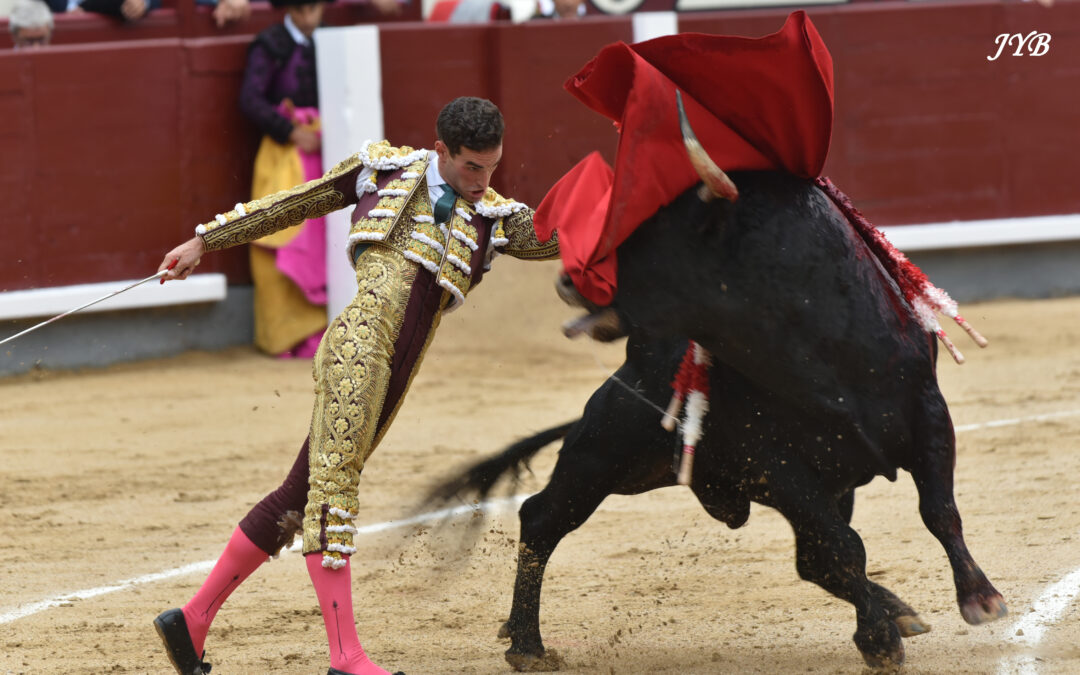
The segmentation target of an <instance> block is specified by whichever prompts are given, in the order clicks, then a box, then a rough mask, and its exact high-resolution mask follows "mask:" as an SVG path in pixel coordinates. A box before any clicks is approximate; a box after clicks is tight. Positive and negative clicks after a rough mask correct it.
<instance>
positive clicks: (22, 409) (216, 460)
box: [0, 259, 1080, 675]
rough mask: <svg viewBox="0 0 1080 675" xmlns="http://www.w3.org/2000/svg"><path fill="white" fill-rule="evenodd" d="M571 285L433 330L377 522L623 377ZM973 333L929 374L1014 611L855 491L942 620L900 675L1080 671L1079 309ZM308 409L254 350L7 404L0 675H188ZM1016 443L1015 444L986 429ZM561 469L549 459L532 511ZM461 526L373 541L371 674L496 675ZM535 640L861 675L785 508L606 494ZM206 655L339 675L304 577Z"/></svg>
mask: <svg viewBox="0 0 1080 675" xmlns="http://www.w3.org/2000/svg"><path fill="white" fill-rule="evenodd" d="M554 273H555V269H554V268H553V267H552V266H551V265H550V264H532V265H529V264H524V263H519V262H517V261H511V260H507V259H503V260H500V261H499V262H498V263H496V270H495V273H494V274H493V275H492V276H491V277H490V279H489V281H487V282H485V283H484V284H483V286H481V287H480V288H479V289H478V290H477V291H476V292H475V293H474V294H473V295H472V296H470V300H469V303H468V305H470V306H467V307H466V308H464V309H462V310H461V311H460V312H457V313H455V314H452V315H450V316H448V317H447V318H446V320H445V321H444V326H443V328H442V331H441V334H440V337H439V338H438V339H437V340H436V341H435V344H434V346H433V347H432V349H431V352H430V353H429V356H428V359H427V362H426V363H425V366H424V369H423V372H422V373H421V374H420V375H419V376H418V377H417V379H416V381H415V382H414V385H413V389H412V392H411V396H410V397H409V399H408V401H407V402H406V404H405V406H404V407H403V409H402V410H401V413H400V414H399V416H398V419H397V423H396V424H395V426H394V427H393V429H392V431H391V432H390V433H389V434H388V436H387V438H386V440H385V441H384V443H383V445H382V446H381V447H380V448H379V450H378V451H377V452H376V453H375V455H374V456H373V458H372V459H371V461H370V462H369V464H368V467H367V469H366V470H365V473H364V478H363V480H362V485H361V504H362V508H363V511H362V517H361V519H362V521H363V523H364V524H377V523H383V522H387V521H392V520H394V519H398V520H400V519H401V518H402V517H403V515H404V514H408V513H410V512H411V511H412V510H413V509H415V507H416V505H417V502H418V500H419V499H420V497H421V496H422V495H423V494H424V492H425V491H426V489H427V488H429V487H430V486H431V485H432V484H434V483H435V482H437V481H438V480H439V479H441V478H443V477H445V476H446V475H447V474H448V473H449V472H450V471H452V470H453V469H455V468H459V467H461V466H462V465H463V464H465V463H467V462H468V461H470V460H473V459H475V458H479V457H482V456H485V455H488V454H491V453H493V452H495V451H497V450H498V449H500V448H501V447H503V446H504V445H505V444H507V443H509V442H511V441H513V440H515V439H516V438H518V437H521V436H523V435H527V434H530V433H532V432H535V431H538V430H540V429H543V428H546V427H548V426H551V425H554V424H556V423H560V422H563V421H566V420H569V419H572V418H574V417H576V416H577V415H578V413H579V412H580V410H581V407H582V405H583V404H584V402H585V400H586V398H587V396H588V394H589V393H590V392H591V391H592V390H593V389H594V388H595V387H596V386H597V385H599V384H600V383H601V382H602V381H603V379H604V378H605V376H606V373H607V372H610V371H612V370H614V369H615V367H617V365H618V364H619V362H620V360H621V345H618V346H606V347H605V346H597V345H593V344H588V343H584V342H582V343H578V342H570V341H567V340H565V339H564V338H562V337H561V335H560V334H559V331H558V326H559V323H560V322H561V321H562V320H563V319H565V318H567V317H568V316H569V310H566V309H564V308H562V307H560V306H559V305H558V303H557V301H556V300H555V298H554V294H553V293H552V292H551V285H550V282H551V280H552V278H553V277H554ZM498 284H501V286H499V287H496V286H497V285H498ZM963 309H964V310H965V311H964V314H965V315H966V316H967V317H968V318H969V319H970V320H971V322H972V323H973V324H974V325H975V326H976V327H977V328H978V329H979V330H981V331H982V332H983V334H985V335H986V336H987V337H988V338H989V339H990V341H991V345H990V348H989V349H987V350H985V351H980V350H979V349H977V348H976V347H975V346H974V345H973V344H972V343H970V342H969V341H968V340H967V339H966V337H964V336H963V335H962V332H961V331H959V329H956V328H955V327H952V328H950V327H947V329H948V330H949V331H950V333H951V334H952V335H953V337H954V339H955V341H956V342H957V344H958V345H959V346H960V347H961V349H962V350H963V351H964V352H965V354H966V355H967V356H968V363H967V364H965V365H964V366H957V365H955V364H954V363H952V362H951V360H949V359H948V358H947V357H946V358H943V359H942V361H941V362H940V366H939V370H940V376H941V380H942V385H943V388H944V390H945V393H946V397H947V399H948V400H949V402H950V405H951V410H952V413H953V419H954V421H955V423H956V425H957V427H958V435H957V440H958V445H959V459H958V466H957V473H956V476H957V499H958V502H959V506H960V509H961V513H962V514H963V516H964V525H965V531H966V535H967V542H968V545H969V547H970V548H971V550H972V552H973V554H974V556H975V558H976V560H977V561H978V562H979V563H980V565H981V566H982V567H983V569H984V570H985V571H986V573H987V575H988V576H989V577H990V578H991V580H992V581H993V582H994V583H995V585H996V586H997V587H998V589H999V590H1000V591H1001V592H1002V593H1003V594H1004V595H1005V599H1006V601H1007V602H1008V604H1009V608H1010V610H1011V614H1010V615H1009V616H1008V617H1006V618H1005V619H1003V620H1001V621H999V622H997V623H994V624H989V625H986V626H968V625H966V624H965V623H964V622H963V620H962V618H961V617H960V614H959V611H958V610H957V608H956V604H955V595H954V590H953V587H952V581H951V574H950V572H949V567H948V564H947V561H946V559H945V554H944V552H943V550H942V549H941V547H940V546H939V545H938V544H937V542H936V541H935V540H934V539H933V538H932V537H931V536H930V534H929V533H927V531H926V530H925V529H924V527H923V525H922V522H921V521H920V519H919V515H918V511H917V507H916V494H915V489H914V487H913V485H912V483H911V480H910V478H909V477H908V476H907V475H906V474H903V475H902V476H901V478H900V479H899V480H898V481H897V482H896V483H888V482H886V481H884V480H883V479H878V480H877V481H875V482H873V483H872V484H870V485H869V486H867V487H865V488H863V489H861V490H860V491H859V492H858V494H857V499H856V505H855V522H854V524H855V527H856V529H858V530H859V532H860V533H861V534H862V536H863V538H864V540H865V542H866V548H867V551H868V558H869V571H870V574H871V575H872V576H873V578H874V579H875V580H877V581H879V582H881V583H883V584H884V585H886V586H888V587H890V588H891V589H892V590H894V591H895V592H896V593H897V594H898V595H900V596H901V597H903V598H904V599H905V600H906V601H907V602H908V603H910V604H911V605H912V606H914V607H915V608H916V609H918V610H919V611H920V612H921V614H922V616H923V617H924V618H925V619H926V620H928V621H929V622H930V623H931V624H932V625H933V630H932V631H931V632H930V633H929V634H927V635H923V636H920V637H917V638H913V639H910V640H906V641H905V642H906V646H907V665H906V666H905V668H904V670H905V671H906V672H908V673H1009V672H1017V673H1020V672H1023V673H1060V674H1065V673H1076V672H1080V646H1078V645H1080V601H1078V600H1077V598H1076V597H1075V596H1076V593H1077V587H1078V586H1080V572H1077V569H1078V568H1080V504H1078V495H1080V443H1078V441H1080V349H1078V345H1080V298H1070V299H1062V300H1046V301H1038V302H1032V301H1022V302H1021V301H1002V302H994V303H987V304H977V305H968V306H966V307H964V308H963ZM45 330H56V331H60V330H64V326H63V324H58V325H56V326H50V327H49V328H47V329H45ZM0 358H3V354H2V352H0ZM311 388H312V385H311V380H310V364H309V363H307V362H291V361H281V360H274V359H268V358H265V357H262V356H259V355H258V354H256V353H254V352H253V351H251V350H249V349H234V350H230V351H226V352H222V353H214V354H206V353H190V354H185V355H182V356H179V357H176V358H172V359H167V360H161V361H154V362H145V363H139V364H132V365H124V366H119V367H111V368H108V369H103V370H88V371H84V372H80V373H39V374H33V375H28V376H21V377H17V378H9V379H6V380H0V411H2V415H0V516H2V517H0V673H5V674H6V673H105V672H117V673H168V672H171V669H170V667H169V664H168V661H167V659H166V657H165V655H164V653H163V651H162V649H161V647H160V644H159V642H158V638H157V636H156V635H155V633H154V630H153V628H152V626H151V620H152V619H153V618H154V616H155V615H156V614H157V613H158V612H160V611H161V610H163V609H166V608H169V607H174V606H179V605H180V604H183V602H185V601H186V600H187V599H188V597H189V596H190V595H191V594H192V593H194V591H195V590H196V589H197V588H198V586H199V585H200V584H201V582H202V580H203V578H204V576H205V574H206V571H207V570H208V569H209V566H208V564H204V565H202V566H199V565H198V564H199V563H206V561H212V560H213V559H215V558H216V557H217V555H218V554H219V553H220V551H221V549H222V547H223V546H224V544H225V541H226V540H227V538H228V537H229V534H230V532H231V531H232V530H233V528H234V527H235V525H236V522H237V521H238V520H239V518H240V517H242V516H243V514H244V513H245V512H246V510H247V509H248V508H249V506H250V505H251V504H252V503H254V502H255V501H257V500H258V499H260V498H261V497H262V496H263V495H264V494H265V493H266V492H267V491H269V490H271V489H273V488H274V487H276V486H277V485H278V482H279V481H280V479H281V478H282V477H283V476H284V474H285V472H286V470H287V469H288V467H289V466H290V463H291V462H292V460H293V458H294V457H295V454H296V451H297V449H298V446H299V443H300V442H301V441H302V440H303V438H304V435H305V433H306V428H307V423H308V417H309V415H310V408H309V406H310V402H311ZM462 403H464V404H465V406H466V411H465V412H464V414H463V413H462V410H461V409H460V404H462ZM1048 414H1057V415H1056V416H1054V417H1050V418H1044V419H1038V418H1037V417H1036V416H1040V415H1048ZM1000 420H1012V422H1009V423H1003V424H1000V425H996V426H980V425H982V424H984V423H989V422H995V421H1000ZM555 457H556V451H555V448H551V449H549V450H547V451H545V452H544V453H543V454H542V455H541V456H540V458H539V461H538V462H536V466H535V468H536V470H537V471H536V477H535V478H533V479H530V480H529V481H528V482H527V483H526V484H525V485H524V490H523V491H524V492H530V493H531V492H535V491H536V490H537V489H539V486H541V485H542V484H543V482H544V481H546V478H547V475H548V472H549V470H550V467H551V466H552V464H553V463H554V460H555ZM465 522H466V519H465V518H461V519H459V520H457V521H454V522H452V523H450V524H449V526H447V527H445V528H444V529H442V530H438V531H436V530H434V529H433V528H431V527H429V526H425V525H411V526H392V527H389V528H387V529H385V530H383V531H382V532H380V533H376V534H369V535H366V536H363V537H360V538H358V542H359V543H358V546H359V547H360V552H359V553H358V554H357V555H356V557H355V558H354V569H355V570H356V573H355V575H354V579H353V587H354V589H355V591H354V592H355V599H356V607H357V621H358V627H359V631H360V636H361V640H362V641H363V643H364V645H365V647H366V648H367V650H368V652H369V654H370V655H371V656H372V657H373V659H375V660H376V661H377V662H378V663H381V664H383V665H385V666H388V667H392V669H401V670H404V671H406V672H407V673H408V674H409V675H427V674H443V673H485V674H486V673H505V672H509V668H508V667H507V666H506V664H505V662H504V661H503V656H502V652H503V650H504V649H505V648H506V644H504V643H503V642H501V641H500V640H498V639H497V638H496V631H497V630H498V627H499V625H500V623H501V622H502V621H503V620H504V619H505V617H506V614H507V611H508V609H509V605H510V593H511V588H512V581H513V574H514V566H515V562H514V557H515V549H516V539H517V533H518V526H517V518H516V515H515V513H514V509H513V508H504V509H502V510H501V511H499V512H498V513H496V514H494V515H492V516H489V517H488V519H487V521H486V523H485V525H484V527H483V528H482V530H481V531H482V532H483V536H482V537H481V538H480V540H479V541H478V542H477V543H476V544H475V545H474V546H473V547H472V548H471V549H469V550H463V549H462V547H461V545H460V544H459V542H458V538H459V537H460V535H461V533H462V532H463V531H464V530H465V527H464V525H465ZM188 565H195V569H194V571H188V572H186V573H183V572H179V573H178V572H176V570H177V568H182V567H184V566H188ZM159 573H161V577H160V578H155V577H152V576H150V575H155V574H159ZM1070 574H1071V575H1072V576H1069V575H1070ZM1062 580H1064V583H1063V584H1062V585H1061V586H1059V587H1058V588H1057V590H1056V591H1055V590H1053V589H1052V590H1050V591H1048V588H1049V587H1050V586H1051V585H1053V584H1055V583H1057V582H1061V581H1062ZM80 592H83V593H82V594H81V595H80V596H75V595H73V594H77V593H80ZM57 600H59V601H57ZM47 601H53V602H47ZM541 621H542V629H543V634H544V637H545V641H546V644H547V646H548V647H554V648H556V649H558V650H559V651H560V653H561V654H562V656H563V657H564V658H565V659H566V661H567V664H568V668H567V670H566V671H564V672H567V673H605V674H606V673H634V674H637V673H657V674H660V673H669V674H674V673H796V672H798V673H861V672H863V670H864V668H863V664H862V660H861V658H860V657H859V655H858V652H857V651H856V649H855V647H854V645H853V643H852V642H851V634H852V633H853V631H854V628H855V622H854V612H853V610H852V609H851V607H850V606H849V605H847V604H846V603H843V602H841V601H838V600H836V599H833V598H832V597H831V596H829V595H827V594H826V593H825V592H824V591H822V590H820V589H819V588H817V587H816V586H813V585H811V584H808V583H806V582H803V581H800V580H799V579H798V576H797V574H796V572H795V565H794V558H793V542H792V536H791V531H790V528H789V527H788V526H787V524H786V523H785V522H784V521H783V520H782V519H781V518H780V517H779V516H778V515H777V514H776V513H774V512H772V511H768V510H765V509H761V508H757V507H755V510H754V511H753V513H752V515H751V518H750V522H749V523H748V524H747V525H746V526H745V527H744V528H742V529H740V530H734V531H733V530H728V529H727V528H726V527H725V526H723V525H722V524H720V523H717V522H715V521H713V520H712V519H710V518H709V517H708V516H707V515H706V514H705V513H704V511H702V509H701V508H700V507H699V506H698V505H697V504H696V502H695V501H694V499H693V498H692V496H691V495H690V493H689V491H688V490H685V489H679V488H671V489H667V490H662V491H658V492H654V493H650V494H647V495H642V496H638V497H612V498H609V500H608V501H606V502H605V503H604V504H603V505H602V506H601V508H600V510H599V511H598V512H597V514H596V515H595V516H594V517H593V518H592V519H591V520H590V521H589V522H588V523H586V524H585V526H584V527H582V528H581V529H580V530H578V531H577V532H575V533H573V534H571V535H570V536H569V537H568V538H567V539H566V540H565V541H564V542H563V544H562V546H561V547H560V548H559V549H558V550H557V551H556V553H555V556H554V558H553V560H552V563H551V565H550V568H549V571H548V574H547V585H546V586H545V593H544V605H543V610H542V615H541ZM207 650H208V654H207V659H208V660H209V661H211V662H212V663H213V664H214V673H215V675H217V674H218V673H219V672H220V673H222V674H223V675H229V674H232V673H252V674H258V673H304V674H313V673H319V674H320V675H321V673H325V672H326V668H327V665H328V656H327V653H326V645H325V641H324V632H323V627H322V622H321V619H320V617H319V614H318V608H317V605H316V603H315V598H314V593H313V592H312V590H311V588H310V585H309V582H308V579H307V574H306V571H305V569H304V565H303V564H302V560H301V558H300V556H299V555H297V554H296V553H287V554H285V555H283V556H282V557H281V559H280V560H277V561H274V562H272V563H270V564H267V565H264V566H263V567H262V568H261V569H260V570H259V571H257V572H256V573H255V575H254V576H253V577H252V578H251V579H250V580H249V581H248V582H247V583H246V584H244V585H243V586H242V587H241V588H240V589H239V590H238V591H237V592H236V593H235V594H234V595H233V596H232V598H231V599H230V600H229V602H228V603H227V604H226V605H225V608H224V609H223V610H222V611H221V613H220V614H219V615H218V618H217V621H216V623H215V625H214V627H213V629H212V630H211V633H210V636H209V639H208V641H207Z"/></svg>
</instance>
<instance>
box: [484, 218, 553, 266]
mask: <svg viewBox="0 0 1080 675" xmlns="http://www.w3.org/2000/svg"><path fill="white" fill-rule="evenodd" d="M496 237H498V233H496ZM503 237H505V239H506V240H507V243H506V244H505V245H504V246H503V247H502V248H501V249H500V252H501V253H504V254H506V255H510V256H513V257H515V258H520V259H522V260H558V258H559V233H558V232H553V233H552V235H551V239H549V240H548V241H546V242H543V243H541V242H540V240H539V239H538V238H537V236H536V230H535V229H534V228H533V210H532V209H528V208H526V209H522V210H520V211H518V212H517V213H513V214H511V215H509V216H507V217H506V218H505V219H504V221H503Z"/></svg>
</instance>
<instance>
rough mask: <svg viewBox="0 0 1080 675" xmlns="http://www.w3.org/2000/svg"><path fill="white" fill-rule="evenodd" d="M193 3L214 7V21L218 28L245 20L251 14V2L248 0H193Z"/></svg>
mask: <svg viewBox="0 0 1080 675" xmlns="http://www.w3.org/2000/svg"><path fill="white" fill-rule="evenodd" d="M195 4H197V5H211V6H213V7H214V22H215V23H216V24H217V27H218V28H224V27H225V26H226V25H227V24H230V23H239V22H241V21H246V20H247V18H248V17H249V16H251V3H250V2H249V1H248V0H195Z"/></svg>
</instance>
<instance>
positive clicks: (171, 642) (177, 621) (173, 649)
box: [154, 609, 210, 675]
mask: <svg viewBox="0 0 1080 675" xmlns="http://www.w3.org/2000/svg"><path fill="white" fill-rule="evenodd" d="M154 628H156V629H157V634H158V635H159V636H160V637H161V642H162V643H163V644H164V645H165V651H166V652H167V653H168V655H169V661H170V662H171V663H172V664H173V668H176V672H177V673H179V675H209V673H210V664H209V663H203V661H202V659H200V658H199V657H198V656H197V655H196V654H195V645H193V644H191V634H190V633H189V632H188V627H187V622H186V621H184V612H183V611H181V610H179V609H170V610H167V611H164V612H162V613H161V614H158V616H157V618H156V619H154ZM205 654H206V652H203V655H204V656H205Z"/></svg>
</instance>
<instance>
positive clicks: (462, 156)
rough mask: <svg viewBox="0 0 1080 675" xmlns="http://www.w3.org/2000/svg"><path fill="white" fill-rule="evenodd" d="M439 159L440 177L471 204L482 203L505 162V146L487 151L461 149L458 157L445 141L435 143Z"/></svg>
mask: <svg viewBox="0 0 1080 675" xmlns="http://www.w3.org/2000/svg"><path fill="white" fill-rule="evenodd" d="M435 152H436V153H437V154H438V156H439V175H441V176H442V177H443V180H445V181H446V182H447V183H449V184H450V187H452V188H454V191H455V192H457V193H458V194H459V195H461V196H462V197H464V198H465V199H468V200H469V201H470V202H478V201H480V200H481V199H482V198H483V196H484V193H485V192H487V189H488V185H490V184H491V175H492V174H494V173H495V169H496V168H497V167H498V166H499V162H500V161H501V160H502V145H501V144H500V145H498V146H496V147H494V148H491V149H488V150H470V149H469V148H465V147H463V148H461V151H460V152H458V153H457V154H456V155H451V154H450V148H448V147H446V144H445V143H443V142H442V141H435Z"/></svg>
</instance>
